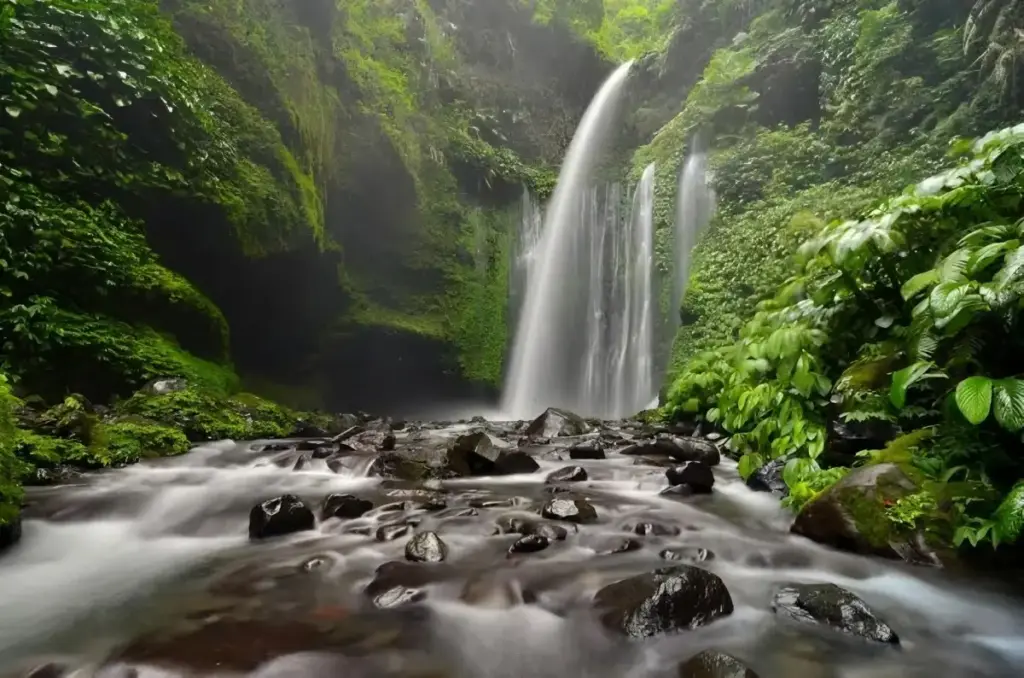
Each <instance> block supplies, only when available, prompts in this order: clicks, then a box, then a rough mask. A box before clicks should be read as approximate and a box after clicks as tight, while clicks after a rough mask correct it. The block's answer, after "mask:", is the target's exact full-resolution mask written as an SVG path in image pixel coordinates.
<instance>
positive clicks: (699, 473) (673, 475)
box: [665, 461, 715, 494]
mask: <svg viewBox="0 0 1024 678" xmlns="http://www.w3.org/2000/svg"><path fill="white" fill-rule="evenodd" d="M665 477H666V478H668V482H669V485H672V486H673V487H675V486H676V485H686V486H687V487H690V488H692V489H693V491H694V492H696V493H698V494H708V493H710V492H711V488H712V487H713V486H714V484H715V474H713V473H712V472H711V469H710V468H708V467H707V466H705V465H704V464H702V463H700V462H699V461H688V462H685V463H684V464H682V465H680V466H676V467H675V468H670V469H669V470H667V471H665Z"/></svg>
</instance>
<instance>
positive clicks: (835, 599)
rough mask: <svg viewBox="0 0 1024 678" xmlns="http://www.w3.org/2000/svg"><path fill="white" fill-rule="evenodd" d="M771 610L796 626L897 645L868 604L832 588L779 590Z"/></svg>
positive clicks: (809, 586) (814, 586)
mask: <svg viewBox="0 0 1024 678" xmlns="http://www.w3.org/2000/svg"><path fill="white" fill-rule="evenodd" d="M772 610H773V611H774V612H775V613H776V614H783V615H786V616H787V617H789V618H790V619H793V620H795V621H798V622H803V623H808V624H823V625H826V626H829V627H831V628H833V629H835V630H837V631H842V632H843V633H849V634H851V635H854V636H860V637H862V638H867V639H868V640H874V641H876V642H879V643H891V644H893V645H898V644H899V642H900V640H899V637H898V636H897V635H896V633H895V632H894V631H893V630H892V629H891V628H889V626H888V625H887V624H886V623H885V622H883V621H882V620H881V619H879V618H878V617H876V616H875V614H874V613H873V612H872V611H871V609H870V608H868V606H867V603H865V602H864V601H863V600H861V599H860V598H858V597H857V596H855V595H854V594H852V593H850V592H849V591H847V590H846V589H843V588H840V587H838V586H836V585H835V584H791V585H789V586H786V587H784V588H782V589H780V590H779V592H778V593H776V594H775V599H774V600H773V601H772Z"/></svg>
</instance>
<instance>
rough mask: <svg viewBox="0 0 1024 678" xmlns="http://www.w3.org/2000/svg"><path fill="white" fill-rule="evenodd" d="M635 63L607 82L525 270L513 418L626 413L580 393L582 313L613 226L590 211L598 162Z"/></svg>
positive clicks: (510, 387)
mask: <svg viewBox="0 0 1024 678" xmlns="http://www.w3.org/2000/svg"><path fill="white" fill-rule="evenodd" d="M631 65H632V62H630V63H626V64H623V65H622V66H620V67H619V68H618V69H616V71H615V72H614V73H612V75H611V76H610V77H609V78H608V80H607V81H605V83H604V84H603V85H602V86H601V89H600V90H599V91H598V93H597V95H596V96H595V97H594V100H593V101H592V102H591V104H590V107H589V108H588V109H587V112H586V113H585V114H584V116H583V120H582V121H581V122H580V125H579V128H578V129H577V131H576V135H575V136H574V138H573V140H572V143H571V144H570V146H569V152H568V154H567V155H566V159H565V163H564V165H563V166H562V170H561V173H560V174H559V178H558V185H557V187H556V188H555V193H554V195H553V196H552V198H551V202H550V204H549V206H548V209H547V213H546V215H545V220H544V228H543V231H542V232H541V236H540V240H539V241H538V242H537V245H536V248H535V253H536V256H535V257H533V259H532V261H531V262H530V264H529V268H528V270H527V284H526V295H525V299H524V302H523V306H522V311H521V313H520V314H519V319H518V322H517V324H516V329H515V340H514V342H513V344H512V353H511V364H510V369H509V372H508V376H507V379H506V388H505V392H504V394H503V398H502V409H503V410H504V411H505V412H506V413H507V414H509V415H512V416H516V417H531V416H535V415H537V414H539V413H540V412H541V411H542V410H543V409H544V408H546V407H549V406H551V405H557V406H561V407H566V408H569V409H573V410H575V411H577V412H579V413H580V414H585V415H605V416H621V415H623V414H626V412H609V411H607V409H609V407H610V398H611V394H608V393H586V392H581V388H580V385H581V378H582V377H581V371H582V370H583V361H584V359H585V356H586V355H587V353H588V351H587V347H586V346H585V345H580V339H581V334H582V332H581V327H583V326H585V325H587V321H586V316H584V317H582V318H581V310H582V311H583V312H584V313H586V312H587V311H592V310H594V309H593V308H591V305H590V304H589V300H588V296H589V295H587V293H586V290H587V289H591V288H592V286H591V283H592V282H593V281H592V280H591V274H592V273H593V270H592V264H593V265H594V266H603V263H604V262H603V261H601V262H600V263H597V262H596V261H594V260H593V259H592V258H591V255H592V254H593V248H594V247H601V251H604V248H603V247H602V246H601V245H600V244H599V243H600V241H602V240H603V239H604V238H605V234H604V233H602V232H601V231H604V230H607V229H601V228H598V226H599V225H598V224H595V223H594V222H593V221H592V218H591V216H589V215H588V207H589V208H594V209H592V210H590V214H591V215H592V214H593V212H594V211H596V203H597V202H598V201H597V200H596V198H594V197H593V196H594V189H593V188H592V184H593V173H594V166H595V164H596V162H597V160H598V158H599V156H600V152H601V150H602V149H603V147H604V146H605V141H606V140H607V138H608V133H609V131H610V129H611V127H612V122H613V121H614V119H615V116H616V112H617V110H618V104H619V102H620V100H621V97H622V91H623V86H624V85H625V82H626V77H627V76H628V75H629V69H630V66H631ZM606 204H607V201H606ZM615 209H617V207H616V208H615ZM605 211H607V210H605ZM607 223H608V222H605V224H604V225H607ZM595 239H596V240H597V241H598V243H595V242H594V240H595ZM584 254H585V255H586V256H584ZM602 279H603V276H602ZM581 307H582V308H581ZM581 322H582V323H583V325H581V324H580V323H581ZM599 334H600V333H599ZM592 336H593V335H592ZM592 336H591V337H585V338H583V340H584V341H586V340H587V339H591V338H592Z"/></svg>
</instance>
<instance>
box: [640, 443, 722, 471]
mask: <svg viewBox="0 0 1024 678" xmlns="http://www.w3.org/2000/svg"><path fill="white" fill-rule="evenodd" d="M621 454H624V455H627V456H632V457H644V456H647V457H659V456H660V457H669V458H671V459H674V460H675V461H682V462H688V461H698V462H700V463H702V464H705V465H707V466H717V465H718V464H719V463H720V462H721V460H722V455H721V453H720V452H719V451H718V446H717V445H715V444H714V443H712V442H709V441H707V440H704V439H702V438H679V437H673V436H659V437H657V438H655V439H654V440H645V441H642V442H639V443H634V444H632V445H629V446H628V447H626V448H625V449H623V450H621Z"/></svg>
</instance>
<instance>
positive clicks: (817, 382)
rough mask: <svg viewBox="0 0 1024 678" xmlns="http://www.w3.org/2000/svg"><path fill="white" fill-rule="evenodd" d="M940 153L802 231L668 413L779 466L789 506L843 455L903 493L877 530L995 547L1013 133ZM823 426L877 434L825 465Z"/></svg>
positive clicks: (1021, 503)
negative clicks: (868, 446)
mask: <svg viewBox="0 0 1024 678" xmlns="http://www.w3.org/2000/svg"><path fill="white" fill-rule="evenodd" d="M956 150H958V151H964V152H967V157H966V158H965V159H964V160H963V161H962V162H960V163H959V164H958V165H957V166H955V167H954V168H952V169H950V170H948V171H945V172H943V173H941V174H937V175H935V176H933V177H931V178H928V179H926V180H924V181H921V182H920V183H918V184H916V185H915V186H913V187H912V188H910V189H908V190H907V191H906V192H904V193H903V194H901V195H899V196H898V197H895V198H892V199H890V200H888V201H886V202H884V203H883V204H882V205H880V206H879V207H877V208H874V209H871V210H867V211H864V212H863V213H862V216H861V218H859V219H855V220H845V221H843V220H835V221H832V222H831V223H829V224H828V225H824V226H822V227H821V228H820V230H819V231H818V232H817V233H816V234H814V235H813V236H811V237H810V238H808V239H807V240H806V242H805V243H804V244H803V245H802V246H801V247H800V248H799V256H798V262H799V264H798V266H797V269H796V271H795V275H791V277H790V278H789V279H788V280H787V281H786V282H785V283H784V284H783V285H782V286H781V287H779V288H778V290H777V291H776V294H775V296H774V297H773V298H771V299H769V300H766V301H764V302H762V303H760V304H759V305H758V310H757V312H756V313H755V314H754V317H753V319H752V320H750V321H748V322H747V323H746V324H745V325H744V326H743V328H742V330H741V332H740V335H739V338H738V340H737V341H735V343H728V344H725V345H723V346H720V347H719V348H716V349H714V350H712V351H709V352H706V353H703V354H701V355H699V356H697V357H696V358H693V359H691V360H689V361H688V362H687V363H686V364H685V366H684V367H683V369H682V371H681V373H680V375H679V377H678V378H677V379H676V381H675V383H674V384H673V386H672V389H671V393H670V395H669V404H668V406H667V414H668V415H669V416H672V417H680V416H697V417H699V418H702V419H704V420H706V421H708V422H712V423H714V424H716V425H719V426H721V427H722V428H723V429H724V430H725V431H727V432H728V434H729V436H730V438H729V445H730V447H731V448H732V449H733V450H734V451H735V452H736V453H737V454H739V455H742V456H741V458H740V471H741V473H742V474H743V475H744V476H747V475H749V474H750V473H752V472H753V471H754V470H755V469H757V468H758V467H760V466H762V465H763V464H764V463H766V462H767V461H769V460H773V459H785V460H787V463H786V468H785V480H786V482H787V484H788V485H789V488H790V495H789V498H788V499H787V502H788V503H789V504H790V505H792V506H794V507H795V508H799V507H800V506H801V505H803V504H804V503H806V502H807V501H809V500H810V499H811V498H813V497H814V496H816V494H817V493H818V492H820V491H822V490H824V489H825V488H826V487H828V486H829V485H830V484H831V483H833V482H835V481H836V480H838V478H840V477H841V476H842V475H843V474H844V473H845V471H846V469H845V468H844V467H843V465H842V464H843V461H845V464H851V463H855V464H857V465H864V464H876V463H882V462H893V463H897V464H900V465H901V466H902V467H903V468H904V469H905V470H906V471H907V472H908V474H909V475H911V476H912V477H913V478H915V479H916V480H917V481H918V483H919V488H920V491H919V492H918V493H916V494H913V495H911V496H909V497H906V498H904V499H901V500H900V501H899V502H897V503H896V505H894V506H893V507H892V515H891V516H890V517H891V518H892V519H893V520H898V521H900V522H903V523H907V524H911V525H915V526H917V527H920V528H922V529H925V530H929V531H932V532H934V533H935V534H936V535H937V536H939V537H940V538H943V539H945V540H947V541H948V540H950V539H952V540H953V541H954V543H956V544H960V543H962V542H963V541H965V540H966V541H969V542H970V543H972V544H975V543H977V542H979V541H989V542H991V543H992V544H995V545H998V544H999V543H1002V542H1012V541H1015V540H1016V539H1017V538H1018V537H1019V535H1020V533H1021V530H1022V528H1024V483H1020V482H1018V479H1019V478H1021V476H1022V472H1024V468H1022V462H1021V452H1022V447H1021V442H1020V431H1021V430H1022V429H1024V379H1021V377H1022V375H1024V363H1022V362H1021V355H1024V353H1022V349H1024V345H1022V344H1021V334H1020V321H1021V307H1022V304H1021V299H1022V293H1024V248H1022V247H1021V242H1022V240H1024V222H1022V221H1021V220H1020V213H1021V205H1022V203H1024V126H1018V127H1014V128H1008V129H1004V130H1001V131H999V132H995V133H991V134H989V135H986V136H985V137H983V138H981V139H979V140H978V141H976V142H974V143H973V144H966V143H965V144H961V145H960V146H958V147H957V149H956ZM791 273H793V271H792V269H791ZM837 422H839V423H842V424H844V425H846V426H851V427H856V426H863V425H876V426H882V427H886V428H889V429H891V430H892V432H893V433H892V435H890V436H888V437H891V438H892V439H891V440H890V442H889V443H888V444H887V445H885V446H884V448H883V449H879V450H868V451H865V452H862V453H861V454H859V455H858V456H857V458H856V459H847V460H840V464H841V465H838V466H837V465H835V464H836V460H835V459H834V458H833V459H830V460H829V461H830V463H831V464H832V467H831V468H825V464H823V463H822V462H823V461H824V460H825V459H826V458H827V457H826V453H827V452H828V448H829V446H830V444H831V438H832V436H833V434H834V432H833V431H832V429H834V427H835V426H836V423H837ZM893 436H894V437H893Z"/></svg>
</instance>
